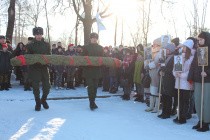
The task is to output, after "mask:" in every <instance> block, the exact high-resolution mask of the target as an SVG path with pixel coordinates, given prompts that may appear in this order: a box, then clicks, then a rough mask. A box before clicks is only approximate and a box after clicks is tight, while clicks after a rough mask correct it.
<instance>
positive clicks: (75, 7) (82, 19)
mask: <svg viewBox="0 0 210 140" xmlns="http://www.w3.org/2000/svg"><path fill="white" fill-rule="evenodd" d="M83 1H84V0H83ZM72 2H73V7H74V11H75V13H76V15H77V16H78V17H79V19H80V20H81V21H82V22H84V18H83V17H82V16H81V15H80V14H79V11H78V10H77V6H76V3H75V0H72Z"/></svg>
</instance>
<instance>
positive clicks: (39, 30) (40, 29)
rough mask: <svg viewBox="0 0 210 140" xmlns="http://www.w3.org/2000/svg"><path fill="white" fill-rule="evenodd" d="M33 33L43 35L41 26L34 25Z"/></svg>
mask: <svg viewBox="0 0 210 140" xmlns="http://www.w3.org/2000/svg"><path fill="white" fill-rule="evenodd" d="M33 35H34V36H35V35H43V28H42V27H35V28H33Z"/></svg>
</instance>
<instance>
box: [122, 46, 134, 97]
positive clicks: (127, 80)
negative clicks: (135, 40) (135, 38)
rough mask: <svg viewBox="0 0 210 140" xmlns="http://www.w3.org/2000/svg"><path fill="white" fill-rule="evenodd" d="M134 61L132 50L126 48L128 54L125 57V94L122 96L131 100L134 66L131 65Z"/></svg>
mask: <svg viewBox="0 0 210 140" xmlns="http://www.w3.org/2000/svg"><path fill="white" fill-rule="evenodd" d="M132 61H133V56H132V55H131V50H130V49H126V56H125V58H124V59H123V75H122V76H123V82H122V83H123V91H124V95H123V96H122V99H123V100H130V94H131V86H132V85H131V84H132V76H131V72H132V67H131V66H130V65H131V63H132Z"/></svg>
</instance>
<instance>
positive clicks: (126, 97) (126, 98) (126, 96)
mask: <svg viewBox="0 0 210 140" xmlns="http://www.w3.org/2000/svg"><path fill="white" fill-rule="evenodd" d="M122 99H123V100H126V101H128V100H130V95H129V94H124V95H123V97H122Z"/></svg>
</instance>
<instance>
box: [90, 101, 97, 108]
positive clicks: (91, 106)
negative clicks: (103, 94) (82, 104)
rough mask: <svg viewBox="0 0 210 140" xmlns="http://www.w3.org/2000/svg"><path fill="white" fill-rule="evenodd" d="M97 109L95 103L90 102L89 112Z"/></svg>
mask: <svg viewBox="0 0 210 140" xmlns="http://www.w3.org/2000/svg"><path fill="white" fill-rule="evenodd" d="M97 108H98V106H97V105H96V103H95V101H90V110H95V109H97Z"/></svg>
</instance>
